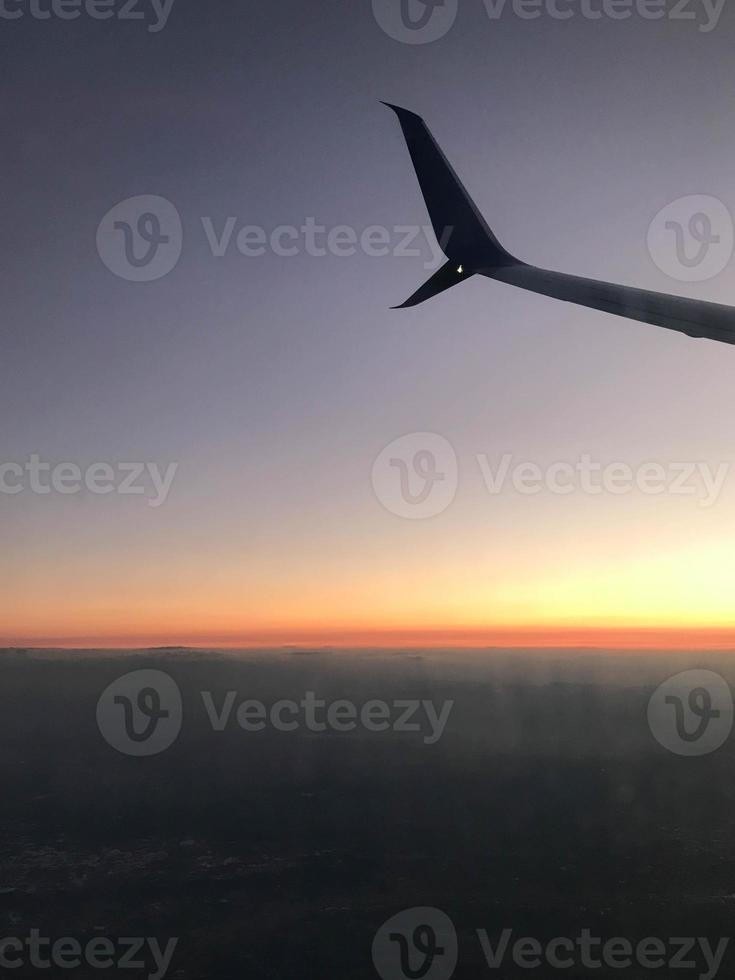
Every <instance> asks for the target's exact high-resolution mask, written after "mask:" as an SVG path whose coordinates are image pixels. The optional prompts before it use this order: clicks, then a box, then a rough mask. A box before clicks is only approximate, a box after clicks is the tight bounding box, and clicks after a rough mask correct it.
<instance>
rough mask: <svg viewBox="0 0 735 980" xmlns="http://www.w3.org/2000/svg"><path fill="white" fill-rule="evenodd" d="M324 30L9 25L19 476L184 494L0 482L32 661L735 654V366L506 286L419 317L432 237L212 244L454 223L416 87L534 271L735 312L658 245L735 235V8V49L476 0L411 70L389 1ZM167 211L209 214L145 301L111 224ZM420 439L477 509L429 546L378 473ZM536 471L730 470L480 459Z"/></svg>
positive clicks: (267, 14)
mask: <svg viewBox="0 0 735 980" xmlns="http://www.w3.org/2000/svg"><path fill="white" fill-rule="evenodd" d="M328 6H329V17H327V16H326V11H323V12H322V13H321V14H319V15H317V14H316V13H315V12H314V9H313V7H312V5H310V4H304V3H303V2H296V0H284V2H282V3H279V4H233V3H232V2H231V0H208V2H207V4H202V3H193V2H189V0H177V3H176V4H175V5H174V8H173V9H172V12H171V15H170V19H169V21H168V23H167V25H166V27H165V29H163V30H162V31H160V32H157V33H150V32H148V31H147V30H146V28H145V26H144V25H142V24H140V23H138V22H131V23H128V24H122V23H118V22H116V21H109V22H96V21H89V20H85V19H84V18H81V19H80V20H78V21H70V22H62V21H58V22H50V21H49V22H43V23H39V22H36V21H33V20H31V19H25V20H19V21H14V22H6V23H3V24H2V25H1V26H2V31H3V34H4V35H5V36H6V37H10V36H11V35H12V40H13V42H14V43H13V44H12V49H11V50H9V51H8V53H6V54H5V55H4V58H5V60H6V61H10V65H9V66H8V69H12V72H13V77H14V79H15V85H14V94H13V98H12V99H6V100H4V101H3V104H2V107H0V115H1V116H2V123H3V130H4V132H5V134H6V138H7V139H6V143H7V150H6V154H5V158H4V167H3V170H4V179H3V181H2V185H0V199H1V200H2V211H3V216H4V220H3V231H2V233H0V234H1V238H0V241H2V264H3V269H4V272H5V276H4V282H5V285H4V304H3V307H4V318H3V319H4V325H3V328H2V365H3V384H2V387H0V427H1V429H2V440H1V441H0V445H2V454H1V455H2V458H1V459H0V462H2V463H7V462H14V463H19V464H21V465H23V464H25V462H26V461H27V459H28V458H29V457H30V456H31V455H33V454H37V455H38V456H39V457H40V458H41V459H43V460H45V461H47V462H49V463H50V464H52V465H57V464H59V463H62V462H70V463H74V464H76V465H78V466H79V467H81V468H82V469H85V468H87V467H89V466H91V465H92V464H94V463H101V462H107V463H110V464H113V465H115V464H116V463H118V462H121V461H122V462H130V463H135V462H140V463H145V462H151V463H153V462H155V463H156V464H157V465H158V466H160V468H161V469H162V470H163V469H165V468H166V466H168V464H170V463H177V464H178V471H177V472H176V475H175V478H174V480H173V484H172V486H171V489H170V493H169V494H168V496H167V498H166V500H165V502H164V503H163V504H162V505H161V506H159V507H151V506H149V497H147V496H146V495H145V494H144V495H133V496H130V495H121V494H118V493H111V494H109V495H95V494H92V493H89V492H85V493H79V494H71V495H62V494H59V493H51V494H48V495H41V494H36V493H33V492H31V491H30V490H25V491H24V492H21V493H18V494H14V495H9V494H0V524H1V527H2V548H1V549H0V645H24V646H29V645H44V646H64V645H67V646H73V645H85V646H94V645H99V646H130V645H135V646H138V645H140V646H143V645H151V644H158V645H163V644H191V645H214V644H217V645H232V646H246V645H249V644H282V643H306V642H308V643H315V644H318V643H342V644H376V645H380V644H388V645H397V644H399V643H413V642H416V643H439V644H444V645H451V644H452V643H457V644H469V645H482V644H485V643H495V642H498V643H510V644H514V643H518V644H520V643H523V644H527V645H534V644H536V643H538V644H541V645H548V644H555V643H559V644H562V643H564V642H572V643H573V642H579V643H584V644H589V645H595V644H596V643H597V642H599V643H606V644H609V643H610V642H616V641H617V642H619V643H621V644H624V645H630V644H640V645H646V644H647V643H650V644H652V645H674V646H676V645H682V644H686V643H690V642H693V643H701V644H705V645H706V644H710V645H727V644H730V645H735V547H734V546H733V545H734V542H735V347H728V346H725V345H718V344H716V343H713V342H709V341H695V340H690V339H689V338H686V337H684V336H681V335H679V334H675V333H671V332H668V331H665V330H661V329H657V328H655V327H651V326H646V325H643V324H639V323H634V322H630V321H626V320H623V319H619V318H615V317H612V316H607V315H605V314H602V313H597V312H594V311H592V310H585V309H581V308H575V307H572V306H569V305H565V304H561V303H557V302H555V301H553V300H550V299H546V298H544V297H542V296H535V295H533V294H531V293H526V292H523V291H520V290H514V289H513V288H511V287H508V286H505V285H501V284H498V283H493V282H490V281H489V280H484V279H479V278H475V279H472V280H471V281H469V282H467V283H463V284H461V285H460V286H458V287H456V288H455V289H453V290H451V291H449V292H447V293H445V294H443V295H442V296H440V297H438V298H436V299H434V300H432V301H430V302H429V303H427V304H425V305H422V306H419V307H417V308H415V309H412V310H405V311H390V310H389V307H390V306H393V305H395V304H397V303H400V302H402V301H403V300H404V299H406V297H407V296H408V295H409V294H410V293H412V292H413V291H414V290H415V289H416V288H417V287H418V285H419V284H420V283H421V282H423V280H424V279H426V278H427V277H428V275H429V274H430V272H429V271H427V269H426V267H425V265H426V263H427V262H428V261H429V260H430V258H431V251H430V248H429V246H428V245H427V244H426V242H425V241H423V240H422V244H421V247H422V254H421V255H420V256H414V257H405V256H400V255H398V256H397V255H388V256H384V257H375V256H371V255H366V254H362V253H361V252H360V251H358V252H357V254H355V255H352V256H349V257H347V256H339V255H329V254H328V255H326V256H317V255H310V254H305V252H304V251H303V250H300V251H299V254H297V255H294V256H289V257H286V256H281V255H276V254H273V252H271V251H270V250H267V251H266V254H265V255H263V256H261V257H246V256H243V255H242V254H240V252H238V250H237V248H236V247H235V246H234V244H233V245H231V247H230V249H229V250H228V251H227V253H226V254H225V255H224V256H222V257H215V256H214V255H213V254H212V251H211V249H210V246H209V244H208V240H207V234H206V232H205V229H204V227H203V224H202V218H208V219H210V220H211V222H212V223H213V227H215V228H216V229H218V230H219V229H221V228H222V227H223V226H224V224H225V222H226V220H227V218H228V217H229V216H235V217H237V224H236V228H237V229H240V228H241V227H242V226H244V225H256V226H261V227H262V228H264V229H265V230H266V232H267V233H268V234H269V233H270V232H271V231H272V230H273V229H276V228H277V227H278V226H281V225H288V226H290V225H293V226H296V227H300V226H301V225H302V224H303V222H304V220H305V219H306V218H309V217H313V218H314V219H315V220H316V223H317V224H319V225H324V226H326V227H328V228H334V227H336V226H342V225H344V226H348V227H351V228H354V229H356V230H357V232H358V234H359V233H360V232H361V231H362V230H363V229H365V228H366V227H367V226H371V225H378V226H384V227H386V228H388V229H390V230H392V229H395V228H396V227H397V226H404V225H405V226H408V225H420V226H421V225H427V224H428V219H427V214H426V210H425V207H424V204H423V201H422V199H421V195H420V192H419V189H418V185H417V182H416V179H415V176H414V173H413V170H412V168H411V166H410V162H409V159H408V154H407V152H406V148H405V145H404V143H403V140H402V138H401V135H400V130H399V128H398V126H397V124H396V120H395V117H394V116H393V115H392V114H391V113H390V112H389V111H388V110H387V109H386V108H384V107H383V106H382V105H381V104H380V101H379V100H380V99H386V100H388V101H391V102H395V103H397V104H399V105H404V106H407V107H408V108H411V109H413V110H414V111H416V112H419V113H420V114H421V115H422V116H424V118H425V119H426V121H427V123H428V124H429V126H430V127H431V129H432V131H433V133H434V135H435V136H436V138H437V139H438V141H439V142H440V143H441V145H442V147H443V149H444V150H445V152H446V153H447V155H448V157H449V158H450V160H451V161H452V163H453V165H454V167H455V169H456V170H457V172H458V173H459V174H460V176H461V177H462V179H463V180H464V182H465V184H466V185H467V187H468V189H469V190H470V192H471V193H472V195H473V197H474V198H475V200H476V202H477V204H478V206H479V207H480V208H481V210H482V211H483V213H484V214H485V217H486V218H487V220H488V223H489V224H490V226H491V227H492V229H493V231H494V232H495V233H496V234H497V235H498V237H499V238H500V240H501V241H502V242H503V244H505V245H506V246H507V247H508V248H509V249H510V250H511V251H512V252H514V253H515V254H517V255H519V256H520V257H521V258H523V259H526V260H527V261H530V262H534V263H536V264H539V265H542V266H546V267H549V268H553V269H559V270H561V271H568V272H574V273H577V274H579V275H587V276H594V277H599V278H602V279H607V280H610V281H619V282H625V283H629V284H632V285H638V286H642V287H644V288H648V289H654V290H659V291H662V292H674V293H680V294H681V295H689V296H694V297H698V298H703V299H711V300H714V301H717V302H722V303H732V304H735V260H734V261H732V262H731V263H730V264H729V265H728V266H727V267H726V268H725V270H724V271H723V272H722V273H721V274H720V275H718V276H717V277H716V278H713V279H711V280H709V281H707V282H701V283H684V282H677V281H675V280H672V279H670V278H668V277H667V276H666V275H665V274H664V273H663V272H662V271H660V270H659V269H658V268H657V267H656V265H655V264H654V262H653V261H652V259H651V257H650V256H649V254H648V251H647V246H646V234H647V230H648V226H649V223H650V222H651V220H652V219H653V217H654V215H656V213H657V212H658V211H659V210H660V209H661V208H663V207H664V206H665V205H667V204H668V203H669V202H672V201H674V200H676V199H678V198H680V197H683V196H685V195H690V194H705V195H711V196H714V197H716V198H719V199H720V200H721V201H722V202H723V203H724V204H725V205H726V206H727V207H728V208H729V209H730V211H731V212H733V213H735V174H734V173H733V165H732V161H733V159H735V100H734V99H733V91H732V85H731V83H730V81H729V77H730V75H731V65H732V52H733V41H734V40H735V10H733V9H729V10H725V11H724V13H723V15H722V19H721V21H720V23H719V25H718V27H717V28H716V29H715V30H713V31H711V32H710V33H701V32H699V31H698V30H697V27H696V25H694V24H692V23H690V22H688V21H682V22H678V23H671V22H668V21H660V22H642V21H640V20H637V19H635V18H633V19H632V20H630V21H621V22H616V21H600V22H598V21H587V20H584V19H582V18H579V19H572V20H569V21H564V22H559V21H555V20H553V19H548V18H544V17H542V18H541V19H539V20H538V21H524V20H520V19H518V18H515V17H513V16H512V15H509V16H508V17H507V18H505V19H503V20H501V21H499V22H496V23H491V22H490V21H489V20H488V17H487V14H486V12H485V9H484V7H483V5H482V3H481V0H477V2H467V3H463V2H461V3H460V12H459V17H458V19H457V23H456V24H455V26H454V27H453V29H452V30H451V31H450V32H449V33H448V34H447V35H446V36H445V37H443V38H442V39H440V40H437V41H436V42H434V43H432V44H426V45H415V46H413V45H406V44H402V43H400V42H398V41H396V40H394V39H393V38H391V37H389V36H387V35H386V34H385V33H384V32H383V30H381V28H380V27H379V26H378V24H377V22H376V20H375V19H374V17H373V14H372V11H371V7H370V3H369V2H363V0H361V2H360V3H350V4H331V5H328ZM39 107H40V108H39ZM149 194H150V195H160V196H162V197H164V198H166V199H168V200H169V201H171V202H172V203H173V204H174V205H175V207H176V208H177V209H178V212H179V213H180V216H181V220H182V223H183V228H184V241H183V253H182V256H181V259H180V261H179V263H178V265H177V266H176V267H175V268H174V269H173V271H172V272H170V274H168V275H167V276H165V277H164V278H161V279H158V280H156V281H153V282H148V283H137V282H130V281H127V280H125V279H122V278H119V277H117V276H116V275H114V274H113V273H112V272H111V271H110V270H109V269H108V268H106V267H105V265H104V264H103V262H102V260H101V259H100V257H99V255H98V254H97V249H96V245H95V236H96V233H97V228H98V225H99V223H100V221H101V220H102V218H103V216H104V215H105V214H106V213H107V212H108V211H109V210H110V209H111V208H112V207H113V206H114V205H116V204H117V203H118V202H120V201H123V200H125V199H127V198H131V197H135V196H137V195H149ZM391 234H392V232H391ZM399 237H400V236H398V235H397V234H396V235H395V236H394V237H393V239H392V240H393V241H397V240H398V238H399ZM424 432H428V433H436V434H438V435H440V436H442V437H443V438H444V439H446V440H447V441H448V443H449V444H450V445H451V447H452V449H453V452H454V453H455V454H456V459H457V462H458V487H457V493H456V497H455V498H454V500H453V502H452V503H451V505H450V506H448V507H447V508H446V509H445V510H443V511H442V512H441V513H439V514H436V515H434V516H432V517H430V518H429V519H426V520H411V519H406V518H404V517H401V516H397V515H396V514H395V513H391V512H390V510H389V509H386V507H385V506H384V505H383V503H381V501H380V500H379V499H378V498H377V496H376V493H375V491H374V488H373V483H372V479H371V473H372V469H373V464H374V461H375V460H376V458H377V457H378V455H379V454H380V453H381V451H382V450H383V449H384V448H385V447H386V446H388V445H389V444H390V443H391V442H393V441H394V440H396V439H398V438H399V437H402V436H405V435H407V434H410V433H424ZM505 454H510V455H512V457H513V460H514V462H517V463H521V462H532V463H534V464H536V465H537V466H539V467H541V469H542V470H545V469H546V468H547V467H549V466H551V465H552V464H554V463H556V462H567V463H572V464H574V463H575V462H576V461H578V460H579V459H580V458H581V457H582V456H584V455H587V456H590V457H592V458H593V459H594V460H597V461H599V462H600V463H601V464H602V465H607V464H610V463H613V462H621V463H624V464H627V465H628V466H630V467H631V468H633V469H635V468H637V467H640V466H642V465H643V464H647V463H658V464H660V465H662V466H663V467H664V468H667V467H670V466H672V465H673V464H679V463H682V464H684V463H692V464H693V463H697V462H700V463H706V464H708V465H709V466H711V467H712V468H713V469H716V468H717V467H718V466H719V465H721V464H723V465H727V466H730V467H731V472H728V475H727V478H726V479H725V480H724V484H723V487H722V491H721V493H720V494H719V496H718V498H717V500H716V501H715V502H713V503H712V505H711V506H707V507H703V506H701V502H700V499H699V498H698V496H697V495H696V494H691V495H678V494H671V493H663V494H658V495H648V494H644V493H642V492H641V491H640V490H638V489H634V490H632V492H630V493H627V494H617V495H616V494H611V493H602V494H599V495H590V494H585V493H584V492H582V491H580V490H575V492H573V493H569V494H566V495H559V494H554V493H551V492H549V491H548V490H546V489H544V490H542V491H541V492H540V493H537V494H535V495H527V494H522V493H519V492H518V491H517V490H515V489H514V488H513V487H512V486H511V485H510V484H508V485H506V486H505V487H504V489H503V490H502V492H500V493H498V494H491V493H489V492H488V489H487V487H486V485H485V483H484V481H483V476H482V472H481V467H480V465H479V464H478V460H477V457H478V456H482V457H483V458H487V460H489V461H490V463H491V465H492V466H493V467H496V466H497V465H498V462H499V460H500V459H501V457H503V455H505ZM611 638H612V640H611Z"/></svg>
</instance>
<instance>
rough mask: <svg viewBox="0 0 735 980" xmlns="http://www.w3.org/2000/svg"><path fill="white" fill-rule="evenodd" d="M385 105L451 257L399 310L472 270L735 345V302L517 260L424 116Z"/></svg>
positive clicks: (681, 331) (443, 243) (686, 332)
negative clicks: (728, 303) (711, 300)
mask: <svg viewBox="0 0 735 980" xmlns="http://www.w3.org/2000/svg"><path fill="white" fill-rule="evenodd" d="M384 104H385V105H388V106H389V107H390V108H391V109H393V111H394V112H395V113H396V115H397V116H398V120H399V122H400V124H401V129H402V131H403V135H404V137H405V140H406V144H407V146H408V150H409V154H410V156H411V161H412V163H413V166H414V169H415V171H416V175H417V177H418V180H419V185H420V187H421V191H422V193H423V196H424V200H425V202H426V207H427V209H428V211H429V215H430V217H431V220H432V225H433V227H434V231H435V234H436V236H437V239H438V241H439V242H440V244H441V246H442V248H443V250H444V254H445V255H446V257H447V263H446V265H444V266H442V268H441V269H439V270H438V272H436V273H434V275H433V276H432V277H431V278H430V279H429V280H428V281H427V282H425V283H424V284H423V286H421V287H420V288H419V289H418V290H416V292H415V293H414V294H413V295H412V296H411V297H410V298H409V299H407V300H406V302H405V303H402V304H401V306H400V307H394V308H396V309H402V308H404V307H407V306H416V305H417V304H418V303H423V302H424V301H425V300H427V299H430V298H431V297H432V296H436V295H437V294H438V293H441V292H444V290H446V289H449V288H450V287H451V286H454V285H456V284H457V283H459V282H462V281H463V280H464V279H468V278H469V277H470V276H472V275H483V276H487V277H488V278H490V279H495V280H497V281H498V282H504V283H508V284H509V285H511V286H518V287H519V288H520V289H527V290H529V291H530V292H534V293H541V294H542V295H544V296H550V297H552V298H554V299H559V300H563V301H565V302H567V303H576V304H577V305H578V306H586V307H589V308H590V309H594V310H601V311H602V312H604V313H612V314H614V315H615V316H623V317H627V318H628V319H629V320H638V321H640V322H641V323H651V324H653V325H655V326H657V327H665V328H666V329H667V330H678V331H679V332H680V333H684V334H687V336H689V337H707V338H709V339H710V340H718V341H721V342H723V343H726V344H733V343H735V308H733V307H730V306H724V305H721V304H719V303H708V302H705V301H703V300H698V299H687V298H685V297H682V296H671V295H668V294H666V293H654V292H650V291H648V290H646V289H637V288H636V287H634V286H620V285H615V284H614V283H609V282H600V281H598V280H595V279H584V278H581V277H580V276H571V275H567V274H566V273H564V272H551V271H549V270H546V269H539V268H536V267H535V266H532V265H527V264H526V263H525V262H522V261H520V260H519V259H517V258H515V256H513V255H511V254H510V253H509V252H508V251H507V250H506V249H505V248H503V246H502V245H501V244H500V242H499V241H498V239H497V238H496V236H495V235H494V234H493V232H492V231H491V230H490V228H489V226H488V225H487V223H486V222H485V219H484V218H483V217H482V215H481V213H480V211H479V210H478V208H477V205H476V204H475V203H474V201H473V200H472V198H471V197H470V195H469V193H468V192H467V190H466V188H465V187H464V186H463V184H462V182H461V181H460V179H459V177H458V176H457V174H456V173H455V172H454V170H453V168H452V166H451V164H450V163H449V161H448V160H447V158H446V156H445V155H444V153H443V152H442V150H441V148H440V147H439V145H438V143H437V142H436V140H435V139H434V137H433V136H432V134H431V132H430V130H429V128H428V126H427V125H426V123H425V122H424V120H423V119H422V118H421V117H420V116H417V115H416V113H414V112H409V111H408V110H407V109H402V108H400V107H399V106H394V105H390V103H387V102H386V103H384Z"/></svg>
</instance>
